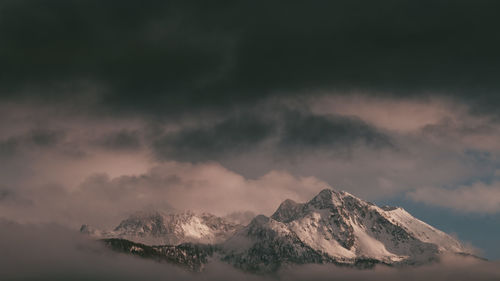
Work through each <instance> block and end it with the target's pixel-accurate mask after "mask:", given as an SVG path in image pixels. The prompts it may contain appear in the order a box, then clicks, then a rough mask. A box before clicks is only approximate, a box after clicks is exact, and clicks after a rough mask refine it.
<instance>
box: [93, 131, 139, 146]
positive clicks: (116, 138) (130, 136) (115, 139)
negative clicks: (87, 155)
mask: <svg viewBox="0 0 500 281" xmlns="http://www.w3.org/2000/svg"><path fill="white" fill-rule="evenodd" d="M96 144H97V145H100V146H102V147H104V148H107V149H110V150H137V149H139V148H140V147H141V139H140V134H139V132H138V131H130V130H125V129H124V130H120V131H117V132H112V133H108V134H106V135H104V136H102V137H101V138H100V139H99V140H97V141H96Z"/></svg>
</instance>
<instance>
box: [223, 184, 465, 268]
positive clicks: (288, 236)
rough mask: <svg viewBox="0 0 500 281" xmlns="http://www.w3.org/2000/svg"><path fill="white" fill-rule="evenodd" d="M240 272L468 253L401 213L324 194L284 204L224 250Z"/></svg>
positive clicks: (418, 260)
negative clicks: (250, 268) (273, 266)
mask: <svg viewBox="0 0 500 281" xmlns="http://www.w3.org/2000/svg"><path fill="white" fill-rule="evenodd" d="M223 249H225V251H226V252H227V253H228V258H226V260H228V261H230V262H232V263H233V264H235V265H236V266H239V267H244V268H245V267H248V265H245V266H242V262H241V261H247V262H248V261H252V264H253V266H257V265H258V266H260V267H261V268H262V267H264V268H266V267H269V266H268V264H273V263H275V264H278V265H281V264H286V263H317V262H322V263H323V262H335V263H346V264H356V263H358V262H359V261H361V260H365V261H366V260H370V261H375V262H382V263H387V264H394V263H412V264H415V263H425V262H428V261H432V260H434V259H436V258H437V257H438V255H439V254H440V253H443V252H453V253H464V252H467V251H466V249H465V248H464V247H463V246H462V245H461V244H460V243H459V242H458V241H457V240H455V239H454V238H452V237H451V236H449V235H447V234H446V233H444V232H442V231H439V230H437V229H435V228H433V227H432V226H430V225H428V224H426V223H424V222H422V221H420V220H418V219H416V218H414V217H412V216H411V215H410V214H409V213H407V212H406V211H404V210H403V209H401V208H380V207H377V206H376V205H374V204H372V203H369V202H366V201H363V200H361V199H359V198H357V197H355V196H353V195H351V194H349V193H347V192H343V191H341V192H337V191H334V190H330V189H325V190H323V191H321V192H320V193H319V194H318V195H317V196H316V197H314V198H313V199H312V200H311V201H309V202H307V203H296V202H294V201H292V200H285V201H284V202H283V203H282V204H281V205H280V206H279V208H278V209H277V210H276V212H275V213H274V214H273V215H272V216H271V217H270V218H268V217H266V216H262V215H261V216H258V217H256V218H255V219H254V220H253V221H252V222H251V223H250V224H249V225H248V226H247V227H245V228H244V229H242V230H240V231H238V232H237V233H236V234H235V235H234V236H232V237H231V238H230V239H228V240H227V241H226V242H225V243H224V244H223Z"/></svg>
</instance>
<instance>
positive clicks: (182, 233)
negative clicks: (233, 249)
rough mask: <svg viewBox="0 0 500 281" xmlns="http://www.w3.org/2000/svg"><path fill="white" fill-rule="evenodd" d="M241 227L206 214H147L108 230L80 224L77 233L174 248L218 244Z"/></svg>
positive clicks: (154, 212) (129, 218)
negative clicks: (197, 244) (183, 245)
mask: <svg viewBox="0 0 500 281" xmlns="http://www.w3.org/2000/svg"><path fill="white" fill-rule="evenodd" d="M242 227H243V226H241V225H238V224H234V223H231V222H228V221H226V220H225V219H223V218H220V217H217V216H214V215H212V214H208V213H203V214H201V215H197V214H195V213H193V212H183V213H163V212H160V211H149V212H138V213H135V214H133V215H131V216H130V217H128V218H127V219H125V220H123V221H122V222H121V223H120V224H119V225H118V226H117V227H116V228H115V229H114V230H112V231H100V230H96V229H93V228H92V227H90V226H88V225H83V226H82V228H81V229H80V231H81V232H83V233H87V234H90V235H92V236H96V237H101V238H122V239H127V240H130V241H134V242H138V243H143V244H146V245H178V244H180V243H186V242H194V243H204V244H216V243H220V242H223V241H225V240H226V239H227V238H228V237H230V236H231V235H232V234H234V232H236V231H237V230H238V229H241V228H242Z"/></svg>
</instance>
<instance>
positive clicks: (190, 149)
mask: <svg viewBox="0 0 500 281" xmlns="http://www.w3.org/2000/svg"><path fill="white" fill-rule="evenodd" d="M259 110H260V109H259V107H257V109H254V110H253V111H250V113H247V114H239V115H237V116H236V117H234V116H231V115H229V116H228V117H226V119H224V120H223V121H220V122H219V123H216V124H215V125H210V126H204V125H203V124H200V125H199V126H198V127H195V128H184V129H181V130H180V131H175V132H170V133H168V134H166V135H164V136H161V137H159V138H158V139H157V140H156V141H154V143H153V150H154V151H155V153H156V155H157V156H158V158H160V159H176V160H184V161H185V160H188V161H192V160H195V161H200V160H214V159H220V158H223V157H225V156H227V154H228V153H234V152H237V153H248V152H251V151H255V150H257V149H259V148H261V149H262V146H261V145H268V146H272V147H273V150H272V151H274V152H276V153H283V154H287V153H289V152H290V151H291V150H292V151H295V152H299V151H300V150H308V151H310V150H317V149H327V150H345V149H349V148H352V147H353V146H355V145H366V146H368V147H371V148H374V149H381V148H388V147H393V144H392V143H391V140H390V137H389V136H388V135H385V134H384V133H382V132H380V131H379V130H377V129H376V128H375V127H373V126H371V125H369V124H367V123H365V122H364V121H362V120H360V119H358V118H355V117H346V116H338V115H315V114H313V113H311V112H308V111H305V110H294V109H284V108H281V109H273V115H266V114H261V113H260V111H259Z"/></svg>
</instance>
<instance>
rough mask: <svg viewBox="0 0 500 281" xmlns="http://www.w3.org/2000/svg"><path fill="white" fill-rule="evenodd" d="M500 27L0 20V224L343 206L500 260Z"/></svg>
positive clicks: (198, 10)
mask: <svg viewBox="0 0 500 281" xmlns="http://www.w3.org/2000/svg"><path fill="white" fill-rule="evenodd" d="M499 8H500V3H498V2H497V1H483V0H478V1H461V0H457V1H440V0H432V1H430V0H421V1H405V0H398V1H389V0H388V1H361V0H354V1H352V0H351V1H313V2H307V3H306V2H303V1H286V2H283V1H218V0H214V1H147V0H146V1H141V3H140V4H139V3H138V2H137V1H128V0H123V1H102V0H101V1H94V0H87V1H68V0H44V1H35V0H22V1H20V0H4V1H1V2H0V218H2V219H4V220H6V221H8V222H9V223H10V225H11V226H13V227H14V228H18V230H19V231H24V230H20V229H21V228H23V227H27V228H35V229H37V230H36V231H39V230H40V229H42V231H45V230H44V229H51V230H52V229H54V227H52V226H51V227H49V226H40V224H43V225H44V224H48V225H52V224H56V225H58V226H57V227H61V228H63V229H64V230H60V229H59V228H57V227H56V229H58V230H57V233H60V232H63V233H66V232H65V231H67V230H66V228H67V229H70V230H75V229H76V230H77V229H78V228H79V227H80V225H81V224H84V223H88V224H91V225H95V226H98V227H110V226H114V225H116V224H117V223H118V222H119V221H120V220H121V219H123V218H124V217H126V216H127V215H128V214H130V213H133V212H135V211H138V210H143V209H148V208H157V209H166V210H185V209H190V210H194V211H206V212H211V213H214V214H216V215H220V216H225V215H230V214H233V215H234V214H238V213H239V214H241V213H244V212H247V211H250V212H252V213H255V214H265V215H270V214H272V213H273V211H274V210H275V209H276V208H277V207H278V205H279V204H280V202H282V201H283V200H285V199H287V198H290V199H293V200H296V201H302V202H304V201H308V200H309V199H310V198H312V197H313V196H314V195H315V194H317V193H318V192H319V191H320V190H322V189H324V188H327V187H332V188H334V189H338V190H345V191H348V192H350V193H352V194H354V195H356V196H358V197H360V198H363V199H365V200H368V201H371V202H375V203H377V204H380V205H383V204H391V205H397V206H402V207H403V208H405V209H407V210H409V211H410V212H411V213H412V214H413V215H415V216H416V217H417V218H420V219H422V220H424V221H426V222H428V223H430V224H431V225H433V226H436V227H437V228H439V229H442V230H444V231H446V232H448V233H451V234H453V235H454V236H455V237H457V238H458V239H460V240H461V241H463V242H464V243H465V244H467V245H470V246H472V247H475V248H477V249H478V251H479V253H480V255H481V256H483V257H486V258H488V259H490V260H498V259H500V241H499V239H498V237H500V223H499V222H500V157H499V156H500V123H499V120H500V111H499V110H498V108H499V106H500V94H499V91H500V80H499V79H498V77H499V75H500V56H499V55H498V50H499V49H500V33H499V32H498V30H497V29H498V26H500V18H499V17H498V16H497V11H498V10H499ZM18 224H21V226H19V225H18ZM47 231H48V230H47ZM28 232H29V231H28ZM6 237H12V236H8V235H7V234H6ZM4 247H6V246H4ZM110 266H111V267H113V266H116V265H114V264H111V265H110Z"/></svg>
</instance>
